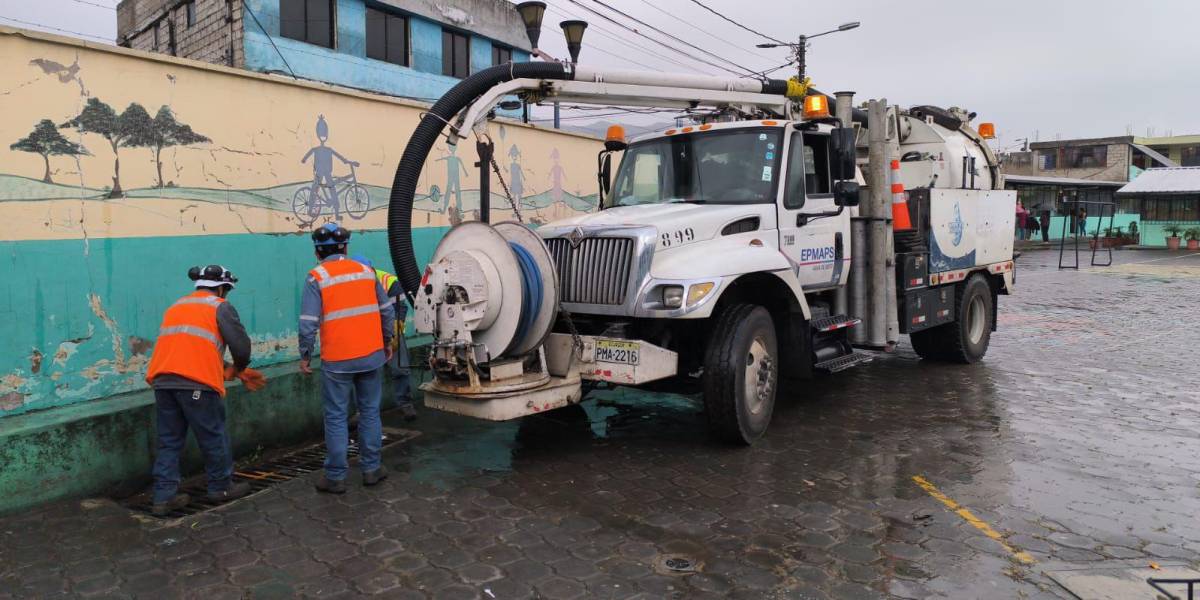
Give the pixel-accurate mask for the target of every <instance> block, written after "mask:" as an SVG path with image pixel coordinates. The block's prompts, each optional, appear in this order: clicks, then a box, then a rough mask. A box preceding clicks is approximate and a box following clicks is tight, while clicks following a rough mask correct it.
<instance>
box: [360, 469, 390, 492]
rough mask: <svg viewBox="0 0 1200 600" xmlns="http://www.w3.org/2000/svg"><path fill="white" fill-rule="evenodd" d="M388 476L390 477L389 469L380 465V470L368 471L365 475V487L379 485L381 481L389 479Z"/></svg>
mask: <svg viewBox="0 0 1200 600" xmlns="http://www.w3.org/2000/svg"><path fill="white" fill-rule="evenodd" d="M387 476H388V472H387V467H385V466H383V465H379V468H378V469H375V470H374V471H368V472H366V473H363V485H365V486H367V487H371V486H373V485H378V484H379V482H380V481H383V480H384V479H387Z"/></svg>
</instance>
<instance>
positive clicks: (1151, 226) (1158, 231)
mask: <svg viewBox="0 0 1200 600" xmlns="http://www.w3.org/2000/svg"><path fill="white" fill-rule="evenodd" d="M1172 223H1174V224H1175V225H1179V226H1180V227H1182V228H1184V229H1185V230H1186V229H1191V228H1192V227H1200V221H1170V222H1168V221H1146V222H1145V223H1143V224H1142V226H1143V229H1142V241H1141V244H1142V245H1143V246H1162V247H1163V248H1165V247H1166V246H1167V232H1166V231H1164V230H1163V228H1164V227H1166V226H1167V225H1170V224H1172ZM1179 237H1181V238H1182V237H1183V234H1182V233H1180V234H1179ZM1185 245H1187V242H1184V241H1182V240H1181V241H1180V246H1185Z"/></svg>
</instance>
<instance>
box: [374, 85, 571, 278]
mask: <svg viewBox="0 0 1200 600" xmlns="http://www.w3.org/2000/svg"><path fill="white" fill-rule="evenodd" d="M573 76H574V72H573V71H571V70H569V69H568V68H567V67H566V66H565V65H562V64H560V63H550V62H523V63H509V64H503V65H497V66H495V67H489V68H487V69H484V70H482V71H479V72H478V73H475V74H474V75H471V76H470V77H467V78H466V79H464V80H462V81H460V82H459V83H458V85H455V86H454V87H452V88H450V91H448V92H446V94H445V95H443V96H442V97H441V98H440V99H439V100H438V101H437V102H435V103H434V104H433V108H430V109H429V112H427V113H425V114H424V116H423V117H422V118H421V122H420V123H419V124H418V125H417V128H416V129H415V130H414V131H413V134H412V137H410V138H409V140H408V146H407V147H405V148H404V155H403V156H402V157H401V158H400V165H399V166H397V167H396V178H395V179H394V180H393V181H392V194H391V197H390V198H389V199H388V250H389V251H390V252H391V255H392V265H393V266H394V267H395V269H396V276H397V277H398V278H399V279H400V285H402V286H403V287H404V292H405V293H406V294H407V295H408V297H409V300H410V301H411V300H412V299H413V298H415V297H416V294H417V288H418V286H420V284H421V270H420V269H419V268H418V267H417V259H416V256H415V255H414V254H413V243H412V209H413V198H414V196H415V195H416V193H417V180H418V178H420V176H421V168H422V167H424V166H425V159H427V158H428V157H429V153H430V152H431V151H432V150H433V145H434V143H436V142H437V140H438V136H439V135H441V133H442V129H443V128H445V127H446V123H448V122H450V120H451V119H453V118H454V117H455V116H456V115H457V114H458V113H459V111H461V110H463V109H464V108H466V107H467V106H468V105H470V104H471V103H472V102H474V101H475V99H476V98H478V97H479V96H481V95H483V93H484V92H486V91H488V90H490V89H492V88H493V87H494V86H496V84H499V83H505V82H507V81H512V80H513V79H520V78H524V77H528V78H532V79H572V78H573ZM467 126H468V127H469V126H470V124H469V123H468V124H467Z"/></svg>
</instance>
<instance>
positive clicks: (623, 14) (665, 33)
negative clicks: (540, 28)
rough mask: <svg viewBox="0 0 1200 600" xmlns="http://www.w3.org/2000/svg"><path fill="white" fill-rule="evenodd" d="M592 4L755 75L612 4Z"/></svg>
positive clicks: (577, 1)
mask: <svg viewBox="0 0 1200 600" xmlns="http://www.w3.org/2000/svg"><path fill="white" fill-rule="evenodd" d="M571 2H573V3H575V4H579V3H580V2H579V0H571ZM592 2H594V3H596V4H599V5H600V6H603V7H604V8H607V9H608V10H610V11H612V12H614V13H616V14H618V15H621V16H622V17H625V18H626V19H629V20H630V21H633V22H634V23H637V24H639V25H642V26H643V27H648V28H650V29H651V30H653V31H655V32H656V33H659V34H661V35H665V36H667V37H669V38H671V39H672V40H675V41H676V42H679V43H680V44H683V45H684V46H687V47H689V48H691V49H693V50H696V51H698V52H701V53H703V54H705V55H707V56H710V57H712V58H715V59H717V60H719V61H723V62H726V63H729V64H731V65H733V66H734V67H737V68H738V69H741V70H742V71H745V72H746V73H754V70H753V69H749V68H746V67H744V66H742V65H740V64H738V63H735V62H733V61H732V60H729V59H728V58H725V57H722V56H718V55H716V54H713V53H712V52H709V51H708V50H705V49H704V48H701V47H700V46H697V45H695V44H693V43H691V42H688V41H686V40H683V39H680V38H678V37H676V36H674V35H671V34H670V33H667V32H666V31H663V30H661V29H659V28H657V27H655V26H653V25H651V24H649V23H647V22H645V21H643V20H641V19H638V18H637V17H634V16H633V15H630V14H629V13H627V12H624V11H622V10H620V9H618V8H616V7H614V6H612V5H611V4H608V3H606V2H602V1H601V0H592ZM635 31H636V30H635ZM726 70H727V71H728V69H726ZM729 72H730V73H734V71H729Z"/></svg>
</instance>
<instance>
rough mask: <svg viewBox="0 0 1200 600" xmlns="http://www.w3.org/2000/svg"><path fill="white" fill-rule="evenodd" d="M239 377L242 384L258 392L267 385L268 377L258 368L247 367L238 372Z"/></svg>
mask: <svg viewBox="0 0 1200 600" xmlns="http://www.w3.org/2000/svg"><path fill="white" fill-rule="evenodd" d="M238 379H241V380H242V385H244V386H246V389H248V390H250V391H252V392H257V391H258V390H261V389H263V388H264V387H266V386H267V377H266V376H265V375H263V374H262V372H260V371H259V370H258V369H246V370H244V371H242V372H241V373H238Z"/></svg>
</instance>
